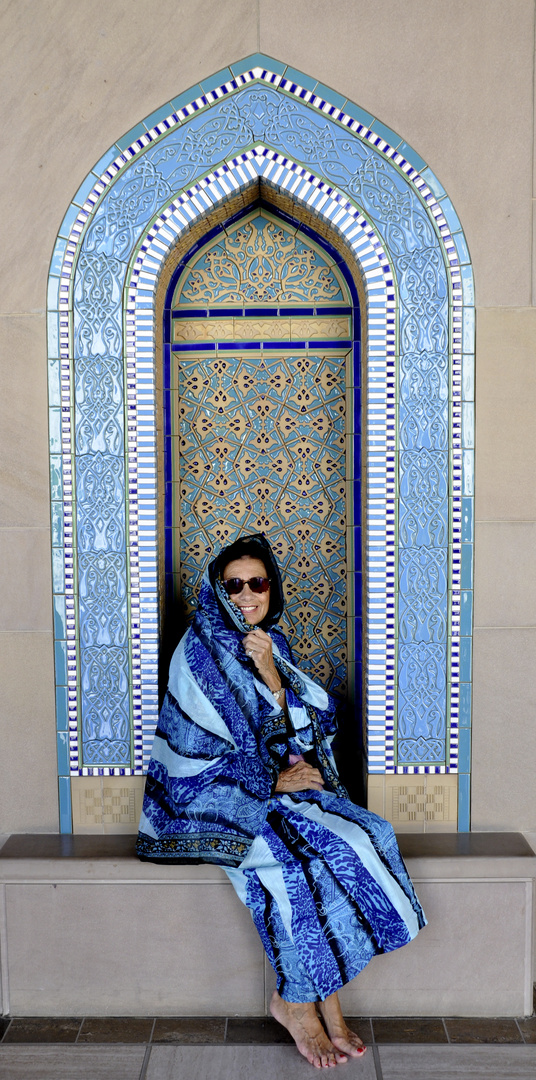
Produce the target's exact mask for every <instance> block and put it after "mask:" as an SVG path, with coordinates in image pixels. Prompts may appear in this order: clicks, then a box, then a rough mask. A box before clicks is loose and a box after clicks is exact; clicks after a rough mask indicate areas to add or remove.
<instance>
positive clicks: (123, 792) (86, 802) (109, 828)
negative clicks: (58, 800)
mask: <svg viewBox="0 0 536 1080" xmlns="http://www.w3.org/2000/svg"><path fill="white" fill-rule="evenodd" d="M144 787H145V777H144V776H73V777H72V778H71V798H72V807H73V832H75V833H137V831H138V823H139V820H140V814H141V807H142V802H143V791H144Z"/></svg>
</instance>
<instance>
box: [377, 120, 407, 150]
mask: <svg viewBox="0 0 536 1080" xmlns="http://www.w3.org/2000/svg"><path fill="white" fill-rule="evenodd" d="M370 127H371V128H372V130H373V131H375V132H376V135H381V137H382V139H385V141H386V142H387V143H389V146H394V147H398V146H399V145H400V143H401V141H402V140H401V136H400V135H397V133H396V131H393V130H392V129H391V128H390V127H387V125H386V124H382V122H381V120H376V119H374V120H372V122H371V124H370Z"/></svg>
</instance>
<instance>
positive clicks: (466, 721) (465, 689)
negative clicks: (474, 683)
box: [460, 638, 471, 728]
mask: <svg viewBox="0 0 536 1080" xmlns="http://www.w3.org/2000/svg"><path fill="white" fill-rule="evenodd" d="M462 641H466V642H468V648H467V649H466V655H467V653H468V654H469V670H470V656H471V648H470V646H471V639H470V638H462ZM460 727H461V728H462V727H463V728H469V727H471V683H470V682H461V683H460Z"/></svg>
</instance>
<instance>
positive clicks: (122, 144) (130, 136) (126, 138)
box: [115, 124, 146, 150]
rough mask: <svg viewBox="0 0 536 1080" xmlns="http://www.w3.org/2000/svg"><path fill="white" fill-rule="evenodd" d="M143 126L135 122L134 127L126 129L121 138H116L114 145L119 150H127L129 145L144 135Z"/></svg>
mask: <svg viewBox="0 0 536 1080" xmlns="http://www.w3.org/2000/svg"><path fill="white" fill-rule="evenodd" d="M145 134H146V131H145V126H144V125H143V124H136V125H135V127H133V128H131V129H130V131H127V132H126V134H125V135H123V137H122V138H121V139H117V140H116V143H115V145H116V146H118V147H119V149H120V150H127V149H128V147H129V146H132V144H133V143H135V142H136V139H141V136H142V135H145Z"/></svg>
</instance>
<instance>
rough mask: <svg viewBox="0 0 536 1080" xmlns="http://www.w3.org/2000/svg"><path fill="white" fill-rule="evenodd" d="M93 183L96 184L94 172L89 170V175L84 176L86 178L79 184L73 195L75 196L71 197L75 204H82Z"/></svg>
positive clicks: (91, 189)
mask: <svg viewBox="0 0 536 1080" xmlns="http://www.w3.org/2000/svg"><path fill="white" fill-rule="evenodd" d="M95 184H96V180H95V174H94V173H92V172H90V174H89V176H86V179H85V180H84V183H83V184H81V185H80V187H79V188H78V191H77V192H76V195H75V197H74V199H73V202H74V203H76V205H77V206H83V205H84V203H85V201H86V199H87V197H88V195H89V193H90V191H93V188H94V187H95Z"/></svg>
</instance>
